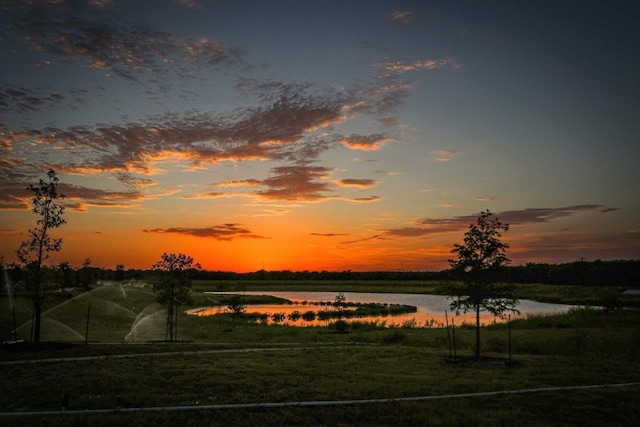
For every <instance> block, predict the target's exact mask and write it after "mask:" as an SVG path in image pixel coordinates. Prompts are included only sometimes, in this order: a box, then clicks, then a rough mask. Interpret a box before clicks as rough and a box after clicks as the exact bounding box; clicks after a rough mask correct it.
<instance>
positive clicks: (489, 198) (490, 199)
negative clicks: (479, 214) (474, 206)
mask: <svg viewBox="0 0 640 427" xmlns="http://www.w3.org/2000/svg"><path fill="white" fill-rule="evenodd" d="M474 200H477V201H479V202H495V201H496V200H498V197H497V196H479V197H476V198H475V199H474Z"/></svg>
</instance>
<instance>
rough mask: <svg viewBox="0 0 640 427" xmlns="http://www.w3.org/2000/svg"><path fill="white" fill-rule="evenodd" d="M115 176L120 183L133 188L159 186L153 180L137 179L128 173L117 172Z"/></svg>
mask: <svg viewBox="0 0 640 427" xmlns="http://www.w3.org/2000/svg"><path fill="white" fill-rule="evenodd" d="M115 176H116V178H117V179H118V181H120V182H122V183H123V184H125V185H126V186H127V187H131V188H143V187H150V186H154V185H157V184H158V183H157V182H156V181H154V180H152V179H149V178H141V177H137V176H134V175H133V174H131V173H128V172H116V174H115Z"/></svg>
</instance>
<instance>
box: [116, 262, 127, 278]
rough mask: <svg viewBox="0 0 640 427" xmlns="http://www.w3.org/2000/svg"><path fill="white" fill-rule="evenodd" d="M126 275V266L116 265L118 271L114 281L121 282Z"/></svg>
mask: <svg viewBox="0 0 640 427" xmlns="http://www.w3.org/2000/svg"><path fill="white" fill-rule="evenodd" d="M125 275H126V273H125V271H124V264H118V265H116V271H115V273H114V274H113V280H115V281H116V282H120V281H122V280H124V279H125V278H126V277H125Z"/></svg>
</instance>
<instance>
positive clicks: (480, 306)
mask: <svg viewBox="0 0 640 427" xmlns="http://www.w3.org/2000/svg"><path fill="white" fill-rule="evenodd" d="M508 230H509V224H502V223H501V222H500V221H498V218H497V217H496V216H495V215H494V214H492V213H491V212H489V210H487V211H483V212H481V214H480V216H479V217H478V221H477V223H476V224H470V225H469V230H468V231H467V232H466V233H465V235H464V236H465V237H464V243H463V244H458V243H456V244H455V245H454V248H453V249H452V250H451V252H452V253H454V254H456V255H457V259H455V260H449V264H450V265H451V269H452V270H454V271H455V272H457V273H459V274H460V275H461V276H462V278H463V280H464V282H465V287H464V289H459V288H458V289H457V292H456V295H455V296H454V297H453V298H454V300H453V302H451V305H450V307H451V309H452V310H454V311H455V313H456V315H459V314H460V313H461V312H462V313H467V312H468V311H470V310H472V311H473V312H475V314H476V348H475V356H476V357H478V358H479V357H480V312H481V311H488V312H489V313H491V314H493V315H494V316H500V317H502V316H503V315H504V313H505V312H506V311H513V312H518V310H516V306H517V305H518V300H517V299H514V298H510V297H509V296H508V295H505V293H504V290H503V289H496V288H495V287H494V286H493V284H492V281H493V277H494V275H495V272H496V271H497V270H498V269H500V268H501V267H503V266H505V265H507V264H508V263H509V262H510V261H509V258H507V256H506V254H505V251H506V249H507V248H508V247H509V245H508V244H506V243H503V242H502V241H501V240H500V238H501V237H502V232H503V231H504V232H506V231H508Z"/></svg>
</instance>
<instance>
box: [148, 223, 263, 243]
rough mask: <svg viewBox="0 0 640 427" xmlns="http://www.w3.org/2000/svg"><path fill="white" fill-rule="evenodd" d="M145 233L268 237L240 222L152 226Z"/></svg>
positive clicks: (232, 237) (231, 237) (226, 238)
mask: <svg viewBox="0 0 640 427" xmlns="http://www.w3.org/2000/svg"><path fill="white" fill-rule="evenodd" d="M143 231H144V232H145V233H159V234H183V235H187V236H194V237H205V238H211V239H215V240H234V239H267V238H268V237H263V236H259V235H256V234H253V233H252V232H251V231H250V230H249V229H247V228H244V227H243V226H242V224H234V223H229V224H222V225H216V226H213V227H203V228H188V227H171V228H154V229H150V230H143Z"/></svg>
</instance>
